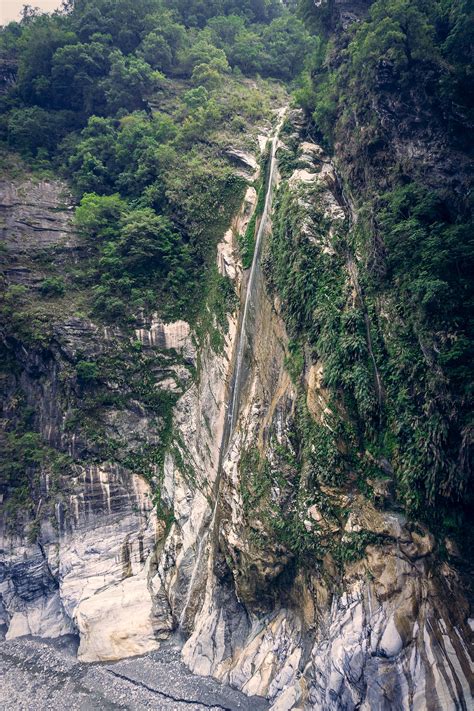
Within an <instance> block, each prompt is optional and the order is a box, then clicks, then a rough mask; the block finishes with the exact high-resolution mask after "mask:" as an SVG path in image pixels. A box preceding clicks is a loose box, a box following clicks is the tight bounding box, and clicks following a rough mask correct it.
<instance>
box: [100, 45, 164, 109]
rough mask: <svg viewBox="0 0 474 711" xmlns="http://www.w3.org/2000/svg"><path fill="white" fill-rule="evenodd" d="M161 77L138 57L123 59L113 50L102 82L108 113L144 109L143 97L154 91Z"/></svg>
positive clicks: (131, 56) (123, 57)
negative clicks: (106, 75)
mask: <svg viewBox="0 0 474 711" xmlns="http://www.w3.org/2000/svg"><path fill="white" fill-rule="evenodd" d="M162 79H163V75H162V74H160V73H159V72H154V71H153V70H152V68H151V67H150V65H149V64H148V63H147V62H145V61H144V60H143V59H140V58H139V57H135V56H133V55H130V56H128V57H125V56H124V55H123V54H122V53H121V52H120V51H118V50H115V51H113V52H112V53H111V55H110V73H109V75H108V77H107V78H106V79H105V80H104V81H103V83H102V87H103V89H104V91H105V97H106V100H107V108H108V110H109V111H110V113H117V112H118V111H120V110H123V111H126V112H130V111H134V110H135V109H142V108H144V107H145V97H146V96H147V95H148V94H150V93H151V92H152V91H153V89H155V88H156V87H157V86H158V84H159V81H160V80H162Z"/></svg>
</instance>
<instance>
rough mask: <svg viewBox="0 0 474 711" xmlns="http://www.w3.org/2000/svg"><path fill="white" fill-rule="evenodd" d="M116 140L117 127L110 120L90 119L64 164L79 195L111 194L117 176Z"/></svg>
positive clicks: (93, 117)
mask: <svg viewBox="0 0 474 711" xmlns="http://www.w3.org/2000/svg"><path fill="white" fill-rule="evenodd" d="M116 140H117V128H116V126H115V124H114V121H113V120H112V119H106V118H102V117H99V116H91V118H90V119H89V121H88V124H87V126H86V127H85V128H84V129H83V131H82V132H81V137H80V140H79V142H78V143H77V145H76V146H75V149H74V152H73V153H72V155H71V156H70V158H69V161H68V168H69V172H70V174H71V177H72V179H73V181H74V184H75V186H76V188H77V190H78V191H79V192H81V193H84V192H112V190H113V186H114V182H115V178H116V175H117V167H116V160H115V142H116Z"/></svg>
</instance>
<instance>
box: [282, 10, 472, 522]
mask: <svg viewBox="0 0 474 711" xmlns="http://www.w3.org/2000/svg"><path fill="white" fill-rule="evenodd" d="M300 5H301V7H302V9H303V11H304V12H303V14H304V15H305V17H306V21H307V23H308V27H311V28H312V29H313V31H317V32H318V42H317V45H316V47H315V50H314V52H313V55H312V58H311V63H312V68H311V69H310V71H309V72H308V74H307V76H306V77H303V78H302V80H301V84H300V88H299V89H298V91H297V98H298V100H299V102H300V104H301V106H302V107H303V108H304V109H305V111H306V112H307V114H308V116H309V117H311V119H312V121H313V130H314V132H315V134H316V135H317V136H318V137H319V140H322V141H323V142H324V143H325V145H326V146H327V147H328V148H332V149H333V150H334V151H335V153H336V155H337V159H338V166H339V168H340V171H341V174H342V176H343V180H344V183H345V184H344V189H345V191H346V193H347V195H349V196H351V200H352V201H353V202H354V203H355V205H356V207H357V209H358V214H359V219H358V223H357V225H354V226H351V225H346V227H345V229H344V231H343V233H342V234H340V235H337V236H336V237H334V238H333V239H332V243H333V250H332V251H331V252H326V251H324V250H323V251H322V252H321V253H319V254H316V253H315V248H314V247H313V246H312V245H310V244H309V243H307V242H305V240H304V239H303V241H301V237H298V230H299V227H298V225H299V224H300V220H301V219H302V217H301V214H300V213H301V208H300V207H297V206H296V205H295V204H294V203H293V202H292V200H291V199H290V197H289V195H286V196H281V197H280V203H279V206H278V217H277V221H278V228H277V229H276V230H275V231H274V236H273V238H272V243H271V263H270V264H269V268H268V273H269V279H270V282H271V284H273V286H274V287H275V288H277V289H278V291H279V294H280V295H281V296H282V298H283V304H282V305H283V309H284V312H285V316H286V320H287V323H288V325H289V328H290V333H291V334H292V337H293V338H294V339H295V342H302V343H309V345H310V346H311V348H312V355H313V357H314V358H316V359H319V360H320V361H322V363H323V365H324V384H325V386H326V387H327V388H328V389H329V392H330V393H332V397H333V398H334V403H333V409H334V413H335V415H336V419H339V418H340V417H341V413H343V414H342V419H343V421H345V422H346V424H347V427H346V428H345V429H346V431H345V432H339V433H338V434H337V436H336V437H335V439H334V442H335V444H336V450H335V451H336V453H337V451H338V450H339V455H338V457H339V460H340V461H341V451H342V452H343V453H345V454H344V456H342V464H343V468H342V471H343V472H345V473H346V476H349V477H350V475H351V472H353V473H354V472H355V473H356V474H357V473H358V476H362V477H365V473H366V472H369V474H370V478H372V479H373V477H374V476H375V475H377V471H378V476H382V477H383V476H387V474H390V472H392V474H390V476H393V478H394V482H395V484H396V487H397V497H398V500H399V501H400V502H402V503H403V505H404V506H405V508H406V509H407V510H408V511H409V513H410V514H412V515H414V516H419V517H422V518H423V517H424V518H427V519H428V520H429V522H430V524H431V525H432V526H434V527H436V526H438V525H439V526H440V529H441V530H443V531H446V530H449V531H452V530H457V531H458V532H459V531H461V530H462V527H463V525H464V524H463V522H465V520H466V517H467V516H469V515H470V513H469V512H470V507H471V505H472V498H471V496H472V495H471V493H470V483H469V482H470V476H471V473H472V419H471V412H472V356H473V347H472V343H473V340H472V335H473V334H472V310H473V305H474V303H473V302H474V299H473V292H472V280H471V277H470V274H472V271H473V265H472V255H473V243H472V221H471V209H470V208H471V206H470V205H469V202H468V187H467V186H468V178H467V175H468V173H467V165H468V163H467V157H466V148H467V138H468V135H469V130H470V127H471V126H472V77H471V72H472V65H471V64H470V60H469V57H470V51H471V50H470V41H471V40H470V32H469V25H470V18H471V15H472V10H471V6H470V4H469V3H468V2H451V0H440V1H439V2H425V1H424V0H391V1H390V2H381V1H380V2H379V1H377V2H374V3H372V4H370V9H369V10H368V14H367V15H366V16H363V17H362V19H361V21H360V22H357V23H354V24H352V25H349V27H348V28H347V29H346V30H345V31H343V30H342V28H341V26H340V24H339V20H338V15H337V8H336V7H335V5H334V4H333V3H330V2H328V3H322V4H319V5H318V7H316V6H315V4H314V3H310V2H307V3H305V2H302V3H300ZM367 5H369V3H367ZM414 144H416V145H417V154H416V155H417V157H416V159H415V158H413V157H411V155H410V146H412V145H414ZM435 145H439V146H441V145H442V146H443V150H444V154H443V157H442V155H441V154H439V155H438V154H437V153H435V152H434V148H433V146H435ZM285 160H288V158H285V156H283V161H285ZM443 161H445V162H446V167H445V165H443ZM453 176H455V177H453ZM460 186H461V187H460ZM305 201H306V204H311V200H309V203H308V198H305ZM315 209H316V212H315V211H314V210H315ZM295 211H296V212H295ZM311 217H312V218H313V219H316V224H318V225H319V226H320V229H322V230H323V232H324V230H325V229H327V225H326V226H325V225H324V219H323V218H322V217H321V216H318V215H317V200H316V207H315V206H314V205H313V214H312V216H311ZM296 242H298V248H297V249H295V243H296ZM348 289H349V291H348ZM353 289H355V292H356V295H357V298H355V299H354V297H353V294H352V295H351V293H350V292H351V290H353ZM374 369H375V370H374ZM379 379H380V380H379ZM341 408H342V410H341ZM331 428H332V430H333V431H335V430H334V423H331ZM347 453H352V454H356V457H355V459H354V458H352V459H351V457H349V458H348V457H347ZM323 459H324V456H323ZM327 466H328V467H330V466H331V463H330V462H329V461H327ZM338 466H339V465H338ZM338 466H336V465H335V464H333V467H332V468H333V471H337V470H338ZM323 469H324V467H323ZM363 486H366V485H365V484H364V485H363Z"/></svg>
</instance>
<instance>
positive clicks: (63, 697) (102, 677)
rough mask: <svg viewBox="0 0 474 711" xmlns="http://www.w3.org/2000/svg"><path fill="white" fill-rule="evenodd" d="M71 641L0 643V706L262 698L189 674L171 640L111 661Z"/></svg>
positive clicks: (80, 710)
mask: <svg viewBox="0 0 474 711" xmlns="http://www.w3.org/2000/svg"><path fill="white" fill-rule="evenodd" d="M76 649H77V643H76V642H75V639H74V638H73V637H63V638H62V639H61V640H60V641H58V642H55V643H51V642H45V641H40V640H38V639H32V638H23V639H20V640H14V641H9V642H2V643H1V644H0V679H1V683H0V708H3V709H7V710H8V711H27V710H28V711H29V710H30V709H31V710H33V709H34V710H35V711H41V710H42V709H48V710H49V711H63V709H68V711H89V709H100V710H101V711H109V709H159V710H160V711H175V710H176V711H178V710H181V709H187V711H193V710H194V711H201V709H213V710H214V711H222V710H224V709H225V710H226V711H264V709H268V704H267V702H266V701H264V700H263V699H261V698H258V697H252V698H249V697H247V696H245V695H244V694H242V693H240V692H238V691H235V690H234V689H232V688H231V687H228V686H224V685H223V684H220V683H219V682H217V681H215V680H213V679H209V678H206V677H198V676H195V675H193V674H192V673H191V672H190V671H189V670H188V669H187V668H186V667H185V666H184V665H183V663H182V662H181V660H180V655H179V646H178V644H177V643H167V644H165V645H163V646H162V647H161V648H160V649H159V650H158V651H156V652H152V653H150V654H148V655H146V656H143V657H135V658H132V659H127V660H124V661H121V662H116V663H113V664H85V663H81V662H78V661H77V659H76V655H75V652H76Z"/></svg>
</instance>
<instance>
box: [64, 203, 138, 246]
mask: <svg viewBox="0 0 474 711" xmlns="http://www.w3.org/2000/svg"><path fill="white" fill-rule="evenodd" d="M126 211H127V204H126V203H125V202H124V201H123V200H122V198H121V197H120V195H118V194H114V195H97V194H96V193H86V194H85V195H84V196H83V198H82V200H81V203H80V205H79V207H78V208H77V210H76V214H75V221H76V225H77V226H78V227H79V229H80V231H81V232H82V233H83V234H84V235H86V236H87V237H89V238H91V240H93V241H94V242H96V240H99V243H101V242H102V243H104V242H106V241H114V240H118V239H119V236H120V228H121V224H122V217H123V215H124V214H125V213H126Z"/></svg>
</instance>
